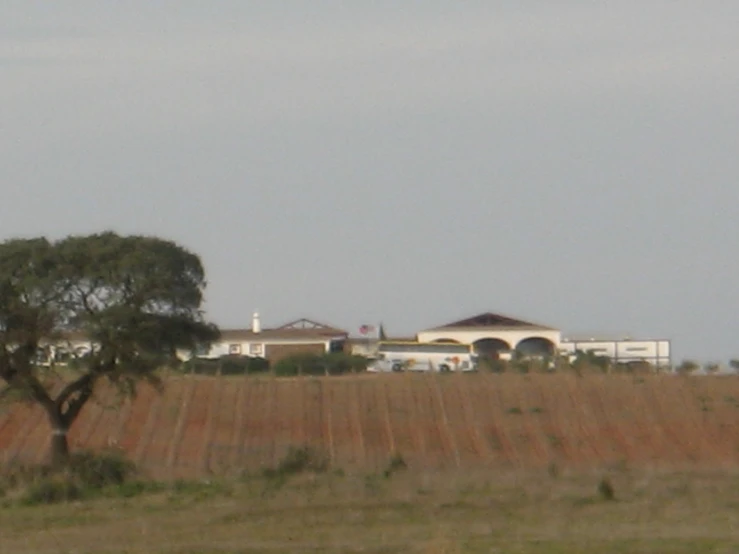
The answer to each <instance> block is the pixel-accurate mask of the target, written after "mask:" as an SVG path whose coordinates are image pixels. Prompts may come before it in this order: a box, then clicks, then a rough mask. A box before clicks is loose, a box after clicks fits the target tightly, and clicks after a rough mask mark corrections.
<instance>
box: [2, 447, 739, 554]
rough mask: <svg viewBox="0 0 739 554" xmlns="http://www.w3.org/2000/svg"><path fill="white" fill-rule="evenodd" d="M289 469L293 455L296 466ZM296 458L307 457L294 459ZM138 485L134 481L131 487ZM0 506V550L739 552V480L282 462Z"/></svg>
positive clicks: (18, 499) (730, 475) (722, 475)
mask: <svg viewBox="0 0 739 554" xmlns="http://www.w3.org/2000/svg"><path fill="white" fill-rule="evenodd" d="M293 462H294V460H293ZM298 462H300V460H298ZM132 483H133V484H132ZM24 498H26V497H24V496H23V494H19V495H18V496H13V495H12V494H9V493H6V495H5V497H4V498H3V499H2V500H0V502H2V507H1V508H0V530H1V531H0V552H9V553H10V552H13V553H15V552H18V553H20V552H23V553H27V554H37V553H38V554H40V553H71V552H75V553H82V552H90V553H92V552H95V553H103V552H105V553H131V554H133V553H152V554H155V553H178V554H185V553H187V554H195V553H198V554H199V553H219V554H225V553H281V552H286V553H287V552H290V553H292V552H311V553H313V552H315V553H319V552H321V553H338V552H342V553H344V552H348V553H352V552H357V553H359V552H362V553H377V554H379V553H395V552H398V553H401V552H402V553H406V552H409V553H429V554H438V553H447V554H449V553H466V552H471V553H480V554H483V553H484V554H489V553H491V552H512V553H537V554H538V553H541V554H554V553H561V554H565V553H567V554H570V553H592V552H599V553H624V554H626V553H629V554H632V553H636V554H638V553H686V554H687V553H690V554H701V553H709V552H710V553H722V552H727V553H728V552H735V551H736V549H737V548H739V473H738V472H736V471H731V472H729V471H722V472H719V471H713V472H698V471H693V472H690V473H675V472H672V473H671V472H650V471H643V470H639V471H636V470H633V471H632V470H629V469H627V468H623V467H621V468H616V469H612V470H610V471H606V472H603V471H593V472H588V473H584V472H580V473H569V472H568V471H566V470H559V469H558V468H553V467H550V468H549V470H548V471H541V472H529V471H526V472H524V471H511V472H497V473H490V472H487V473H481V472H477V473H470V472H467V473H463V472H436V473H430V472H429V473H423V472H416V471H411V470H410V469H408V468H405V467H404V466H403V464H402V463H399V461H398V460H393V461H391V462H389V465H388V469H387V470H386V471H384V472H380V473H377V474H344V473H343V472H342V471H340V470H331V469H328V468H325V467H321V466H320V464H319V465H317V466H315V467H313V468H311V467H309V464H305V463H303V464H302V465H301V464H300V463H297V464H296V463H293V464H292V465H290V464H284V465H283V466H281V467H278V468H275V469H273V470H272V471H269V472H265V473H261V474H259V475H254V476H245V477H242V478H239V479H228V480H225V479H224V480H220V479H216V480H212V481H198V482H195V481H188V482H186V481H176V482H169V483H153V484H152V483H149V484H146V483H145V482H141V481H132V482H128V483H123V484H118V485H110V486H105V487H102V488H99V489H96V492H95V494H90V495H82V496H81V497H80V498H79V499H78V500H73V501H68V502H57V503H52V504H39V503H34V504H33V505H30V504H29V503H28V502H25V501H24V500H23V499H24Z"/></svg>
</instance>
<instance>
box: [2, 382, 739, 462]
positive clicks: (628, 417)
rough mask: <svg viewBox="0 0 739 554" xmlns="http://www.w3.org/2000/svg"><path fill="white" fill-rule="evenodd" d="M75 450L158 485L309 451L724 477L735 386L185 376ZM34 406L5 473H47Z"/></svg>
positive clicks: (6, 423)
mask: <svg viewBox="0 0 739 554" xmlns="http://www.w3.org/2000/svg"><path fill="white" fill-rule="evenodd" d="M98 397H99V400H98V401H96V402H92V403H90V404H89V405H88V406H87V407H86V408H85V410H84V411H83V413H82V415H81V416H80V418H79V420H78V421H77V422H76V423H75V425H74V426H73V428H72V430H71V431H70V441H71V443H72V446H73V448H79V447H89V448H102V447H105V446H106V445H118V446H119V447H121V448H123V449H124V450H126V452H127V453H128V454H129V455H130V457H131V458H133V459H134V461H136V462H137V463H138V464H139V465H140V466H141V467H142V468H143V469H145V470H147V471H148V472H149V473H150V474H151V475H152V476H157V477H195V476H204V475H208V474H210V473H224V472H231V471H241V470H244V469H247V470H253V469H258V468H260V467H268V466H274V465H275V464H276V463H278V462H279V460H280V459H282V457H283V456H284V455H285V453H286V451H287V450H288V448H289V447H291V446H300V445H312V446H315V447H317V448H320V449H321V450H323V451H324V452H325V453H326V456H327V457H328V458H330V459H331V461H332V463H333V464H334V465H335V466H336V467H342V468H345V469H351V468H357V469H363V470H367V471H370V470H376V469H380V468H382V467H385V466H386V465H387V463H388V460H389V459H390V457H391V456H392V454H393V453H394V452H397V453H399V454H401V455H402V456H403V458H404V459H405V460H406V462H407V463H408V464H409V465H410V466H411V467H416V468H428V469H442V468H457V467H460V468H465V467H475V468H480V467H491V468H495V467H499V468H503V467H505V468H512V467H541V466H546V465H547V464H549V463H551V462H556V463H557V464H560V465H562V466H577V467H582V468H586V467H596V466H603V465H604V464H629V465H631V466H645V465H650V466H669V467H699V466H700V467H723V466H734V465H736V464H737V462H739V378H736V377H729V376H721V377H719V376H713V377H690V378H685V377H677V376H647V377H624V376H589V377H582V378H577V377H575V376H571V375H529V376H520V375H490V374H479V375H441V376H440V375H436V376H433V375H402V374H400V375H386V376H383V375H362V376H357V377H332V378H320V379H319V378H300V379H274V380H273V379H268V378H231V377H220V378H219V377H191V376H188V377H177V378H170V379H168V380H167V381H166V388H165V392H164V393H163V394H162V395H159V394H157V393H156V392H154V391H153V390H151V389H149V388H146V387H142V388H141V390H140V393H139V395H138V397H137V398H136V399H134V400H132V401H127V402H124V403H123V404H121V403H118V402H117V401H116V400H115V396H114V395H113V393H112V391H106V390H103V391H101V392H100V394H99V395H98ZM48 430H49V428H48V424H47V422H46V419H45V417H44V414H43V413H42V412H41V410H40V409H39V408H37V407H33V406H25V405H14V406H3V407H2V408H0V462H6V463H7V462H12V461H18V462H40V461H42V460H43V459H44V457H45V455H46V446H47V442H48V438H49V434H48Z"/></svg>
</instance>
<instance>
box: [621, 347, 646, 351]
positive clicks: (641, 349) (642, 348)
mask: <svg viewBox="0 0 739 554" xmlns="http://www.w3.org/2000/svg"><path fill="white" fill-rule="evenodd" d="M647 350H649V348H647V347H646V346H632V347H631V348H627V349H626V352H646V351H647Z"/></svg>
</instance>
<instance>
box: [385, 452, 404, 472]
mask: <svg viewBox="0 0 739 554" xmlns="http://www.w3.org/2000/svg"><path fill="white" fill-rule="evenodd" d="M407 468H408V464H407V463H406V462H405V460H404V459H403V456H401V455H400V454H394V455H393V456H392V457H391V458H390V461H389V462H388V464H387V467H386V468H385V471H384V472H383V475H385V477H390V476H392V475H393V473H396V472H398V471H401V470H403V469H407Z"/></svg>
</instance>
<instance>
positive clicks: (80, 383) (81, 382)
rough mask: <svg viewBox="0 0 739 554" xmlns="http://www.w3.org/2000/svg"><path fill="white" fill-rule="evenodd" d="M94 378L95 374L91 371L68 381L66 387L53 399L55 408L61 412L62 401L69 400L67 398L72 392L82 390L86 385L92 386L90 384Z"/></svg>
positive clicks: (93, 381)
mask: <svg viewBox="0 0 739 554" xmlns="http://www.w3.org/2000/svg"><path fill="white" fill-rule="evenodd" d="M95 379H96V376H95V375H94V374H93V373H85V374H84V375H82V376H81V377H80V378H79V379H75V380H74V381H72V382H71V383H69V384H68V385H67V386H66V387H64V388H63V389H62V391H61V392H60V393H59V395H58V396H57V397H56V400H54V404H55V405H56V407H57V409H58V410H59V411H60V412H61V411H62V407H63V406H64V403H65V402H66V401H67V400H69V398H70V397H71V396H72V395H73V394H75V393H77V392H80V391H83V390H84V389H86V388H88V387H89V388H92V385H93V384H94V383H95Z"/></svg>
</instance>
